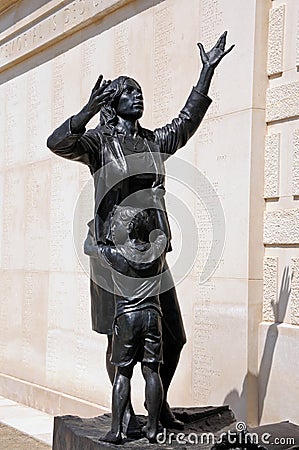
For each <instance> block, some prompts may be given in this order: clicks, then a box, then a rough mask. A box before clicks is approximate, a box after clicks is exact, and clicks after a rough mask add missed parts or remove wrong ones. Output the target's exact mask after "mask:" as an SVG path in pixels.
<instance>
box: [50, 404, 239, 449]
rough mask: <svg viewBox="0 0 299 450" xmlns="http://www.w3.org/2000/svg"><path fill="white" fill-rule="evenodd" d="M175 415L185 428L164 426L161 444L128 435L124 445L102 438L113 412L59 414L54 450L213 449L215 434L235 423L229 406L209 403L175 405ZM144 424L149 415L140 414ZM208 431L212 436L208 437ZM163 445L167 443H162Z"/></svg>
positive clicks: (140, 420)
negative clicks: (195, 405) (78, 415)
mask: <svg viewBox="0 0 299 450" xmlns="http://www.w3.org/2000/svg"><path fill="white" fill-rule="evenodd" d="M172 411H173V412H174V414H175V416H176V417H177V418H178V419H179V420H181V421H182V422H184V423H185V429H184V430H183V431H178V430H167V431H166V430H165V429H163V428H161V430H160V433H159V435H158V438H159V440H158V443H157V444H150V443H149V442H148V440H147V439H146V438H145V437H143V438H141V439H129V438H126V439H125V440H124V442H123V443H122V444H121V446H120V445H115V444H110V443H107V442H103V441H101V439H100V438H101V437H103V436H104V435H105V434H106V433H107V432H108V431H109V429H110V425H111V414H104V415H102V416H98V417H94V418H90V419H89V418H88V419H82V418H80V417H77V416H58V417H55V419H54V436H53V450H82V449H84V450H107V449H110V450H114V449H115V450H119V449H120V448H122V447H124V448H126V449H128V450H137V449H140V450H146V449H148V450H155V449H158V448H163V450H168V449H174V448H177V449H179V448H180V449H181V450H183V449H186V448H189V447H190V449H191V448H193V449H194V448H198V446H196V447H195V444H199V445H200V448H203V449H205V448H206V449H210V448H211V447H212V445H213V443H214V442H213V441H212V439H213V438H212V434H213V435H215V436H220V434H221V432H225V431H227V430H228V429H230V428H231V427H232V426H233V424H234V423H235V418H234V414H233V413H232V411H231V410H230V409H229V407H228V406H219V407H213V406H207V407H198V408H173V409H172ZM137 417H138V420H139V422H140V424H141V425H144V424H145V423H146V417H145V416H141V415H138V416H137ZM207 433H212V434H211V435H207V436H205V435H206V434H207ZM162 444H163V445H162Z"/></svg>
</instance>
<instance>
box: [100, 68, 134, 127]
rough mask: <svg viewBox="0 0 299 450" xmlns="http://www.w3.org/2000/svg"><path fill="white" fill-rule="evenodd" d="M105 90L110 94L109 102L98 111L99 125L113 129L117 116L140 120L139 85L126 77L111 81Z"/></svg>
mask: <svg viewBox="0 0 299 450" xmlns="http://www.w3.org/2000/svg"><path fill="white" fill-rule="evenodd" d="M107 90H108V91H109V92H111V97H110V101H109V102H107V103H106V104H104V105H103V106H102V108H101V111H100V124H101V125H106V126H107V127H108V128H113V127H114V126H115V125H116V124H117V117H118V116H121V117H123V116H126V117H124V118H133V119H134V120H138V119H140V117H141V116H142V114H143V96H142V90H141V87H140V85H139V84H138V83H137V82H136V81H135V80H133V78H130V77H127V76H123V75H122V76H120V77H118V78H116V79H115V80H113V81H111V83H110V84H109V86H108V87H107Z"/></svg>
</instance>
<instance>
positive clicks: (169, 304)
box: [47, 32, 234, 434]
mask: <svg viewBox="0 0 299 450" xmlns="http://www.w3.org/2000/svg"><path fill="white" fill-rule="evenodd" d="M226 35H227V32H224V33H223V34H222V35H221V36H220V38H219V39H218V41H217V43H216V44H215V46H214V47H213V48H212V49H211V50H210V51H209V52H206V51H205V50H204V47H203V45H202V44H201V43H198V47H199V50H200V55H201V61H202V69H201V72H200V76H199V79H198V82H197V84H196V86H195V87H194V88H193V89H192V91H191V93H190V95H189V97H188V99H187V101H186V104H185V106H184V107H183V109H182V110H181V112H180V113H179V115H178V117H176V118H175V119H173V120H172V122H171V123H170V124H168V125H165V126H163V127H161V128H157V129H155V130H153V131H151V130H147V129H145V128H143V127H141V125H140V123H139V120H140V118H141V117H142V114H143V109H144V104H143V95H142V90H141V87H140V85H139V84H138V83H137V82H136V81H135V80H133V79H132V78H130V77H127V76H120V77H118V78H117V79H115V80H113V81H105V80H103V76H102V75H100V77H99V79H98V81H97V82H96V84H95V86H94V88H93V90H92V92H91V95H90V98H89V100H88V102H87V104H86V105H85V106H84V107H83V108H82V110H81V111H80V112H79V113H77V114H75V115H74V116H72V117H71V118H69V119H67V120H66V121H65V122H64V123H63V124H62V125H61V126H59V127H58V128H57V129H56V130H55V131H54V132H53V134H52V135H51V136H50V137H49V138H48V141H47V145H48V147H49V148H50V150H52V151H53V152H54V153H55V154H56V155H58V156H61V157H63V158H67V159H70V160H74V161H79V162H81V163H83V164H86V165H87V166H88V167H89V169H90V172H91V175H92V176H93V178H94V186H95V216H94V221H93V222H92V223H91V224H90V230H89V234H88V238H87V243H88V240H90V239H93V240H95V242H96V243H98V244H99V245H100V244H105V245H107V244H108V245H115V242H113V238H112V237H111V230H110V223H111V220H110V219H111V214H112V210H113V208H114V207H115V205H120V204H121V203H122V202H123V201H125V200H126V198H130V196H133V197H134V194H136V193H138V192H139V191H144V190H145V191H146V193H147V195H149V194H148V193H149V192H152V204H151V208H150V216H151V220H152V221H153V224H154V228H159V229H160V230H161V231H163V233H165V235H166V237H167V239H168V250H171V243H170V240H171V234H170V227H169V223H168V218H167V213H166V211H165V204H164V198H163V196H164V193H165V188H164V182H165V176H164V174H163V173H161V171H160V170H159V171H158V172H159V173H155V168H154V167H155V156H157V155H160V154H161V155H163V158H162V163H161V164H162V166H163V164H164V160H165V158H167V157H169V156H171V155H173V154H174V153H175V152H176V151H177V150H178V149H179V148H181V147H183V146H184V145H185V144H186V142H187V141H188V139H189V138H190V137H191V136H192V135H193V134H194V133H195V131H196V130H197V128H198V126H199V125H200V123H201V121H202V119H203V117H204V115H205V113H206V111H207V109H208V107H209V105H210V103H211V99H210V98H209V97H208V96H207V94H208V90H209V86H210V83H211V80H212V77H213V74H214V71H215V68H216V67H217V65H218V64H219V62H220V61H221V60H222V58H223V57H224V56H225V55H226V54H227V53H229V52H230V51H231V50H232V48H233V47H234V46H231V47H230V48H228V49H227V50H226V49H225V45H226ZM97 113H100V122H99V124H98V125H97V127H96V128H94V129H89V130H88V131H86V128H85V127H86V125H87V124H88V122H89V121H90V119H91V118H92V117H93V116H94V115H95V114H97ZM132 156H133V157H132ZM134 160H136V161H138V164H139V168H140V169H141V170H138V171H136V170H135V169H133V168H132V167H131V166H132V161H134ZM108 164H110V166H111V165H112V166H113V173H114V175H115V174H116V175H117V176H118V178H117V179H118V180H120V181H119V182H117V183H116V184H115V185H113V186H112V187H111V188H110V189H109V192H106V193H105V195H104V192H105V189H106V186H107V183H108V184H109V180H107V179H105V177H107V176H108V175H107V173H108V172H106V171H105V170H103V168H105V167H106V166H107V165H108ZM147 164H149V165H152V167H151V168H150V169H148V171H147V167H146V165H147ZM133 165H134V164H133ZM132 173H133V175H132ZM141 198H142V196H141ZM155 202H157V203H155ZM155 205H156V206H155ZM132 206H136V205H132ZM139 206H140V205H139ZM90 262H91V274H92V273H93V272H97V271H99V270H102V269H99V265H100V262H99V261H97V258H90ZM104 270H106V269H104V268H103V271H104ZM165 273H166V274H167V277H171V274H170V272H169V270H167V265H166V263H165ZM103 278H105V280H106V281H107V280H108V279H110V282H111V279H112V278H111V274H109V272H108V271H107V270H106V272H105V273H104V272H103ZM107 283H108V284H107V286H109V281H107ZM166 284H168V285H169V289H168V290H166V291H164V290H165V289H162V292H161V294H160V304H161V309H162V313H163V321H162V336H163V338H162V339H163V355H164V358H163V359H164V364H162V365H161V370H160V376H161V380H162V385H163V390H164V398H163V402H162V408H161V413H160V421H161V423H162V425H163V426H164V427H166V428H175V429H182V428H183V426H184V425H183V423H182V422H180V421H179V420H177V419H176V418H175V416H174V414H173V413H172V411H171V409H170V407H169V404H168V402H167V392H168V388H169V386H170V383H171V380H172V378H173V375H174V373H175V370H176V367H177V364H178V361H179V357H180V352H181V350H182V347H183V345H184V344H185V342H186V337H185V331H184V326H183V322H182V317H181V313H180V308H179V304H178V300H177V296H176V291H175V288H174V286H173V283H171V282H168V281H167V280H166ZM90 291H91V303H92V326H93V329H94V330H95V331H97V332H99V333H104V334H106V335H107V337H108V347H107V358H106V362H107V364H106V365H107V370H108V374H109V377H110V380H111V382H113V379H114V375H115V369H114V366H112V365H111V363H110V353H111V340H112V332H113V329H112V324H113V318H114V301H113V289H108V288H107V289H105V288H104V287H103V285H101V283H97V282H96V281H95V277H93V276H91V287H90ZM130 409H131V415H132V416H133V417H134V414H133V411H132V408H130ZM129 432H130V428H129V429H128V431H127V434H128V433H129Z"/></svg>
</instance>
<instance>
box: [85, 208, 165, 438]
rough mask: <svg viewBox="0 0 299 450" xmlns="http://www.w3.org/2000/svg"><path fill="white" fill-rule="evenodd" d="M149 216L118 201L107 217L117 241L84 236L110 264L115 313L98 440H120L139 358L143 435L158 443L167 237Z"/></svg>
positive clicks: (87, 247)
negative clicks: (104, 418)
mask: <svg viewBox="0 0 299 450" xmlns="http://www.w3.org/2000/svg"><path fill="white" fill-rule="evenodd" d="M152 228H153V227H152V225H151V223H150V218H149V215H148V214H147V212H146V211H143V210H140V209H138V208H133V207H129V206H128V207H126V206H117V207H116V208H115V209H114V212H113V215H112V219H111V234H112V236H111V239H112V240H113V242H114V244H115V246H111V245H103V244H100V245H95V244H94V243H93V242H92V240H91V239H89V238H88V239H87V240H86V241H85V252H86V253H87V254H89V255H90V256H95V257H99V256H100V258H101V259H102V260H104V261H105V263H106V264H108V265H109V266H111V268H112V277H113V281H114V285H115V295H114V298H115V317H114V333H113V341H112V356H111V362H112V364H114V365H115V366H116V374H115V379H114V383H113V390H112V425H111V430H110V431H109V432H108V433H107V434H106V436H104V437H103V439H102V440H104V441H106V442H111V443H114V444H121V443H122V419H123V415H124V411H125V408H126V405H127V402H128V400H129V398H130V382H131V378H132V374H133V368H134V366H135V364H136V362H137V361H138V360H140V361H141V368H142V374H143V376H144V379H145V402H146V405H147V410H148V422H147V426H146V427H145V435H146V437H147V438H148V440H149V441H150V442H156V436H157V432H158V421H159V415H160V409H161V404H162V399H163V387H162V383H161V379H160V374H159V370H160V364H161V363H162V362H163V361H162V325H161V316H162V312H161V308H160V301H159V290H160V284H161V277H162V272H163V267H164V262H165V255H166V250H167V238H166V236H165V234H164V233H162V232H161V231H157V230H155V231H153V229H152Z"/></svg>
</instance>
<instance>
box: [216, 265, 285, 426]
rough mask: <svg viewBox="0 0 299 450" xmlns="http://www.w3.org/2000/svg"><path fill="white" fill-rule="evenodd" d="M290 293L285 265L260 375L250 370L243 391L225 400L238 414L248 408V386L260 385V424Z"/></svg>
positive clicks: (230, 393)
mask: <svg viewBox="0 0 299 450" xmlns="http://www.w3.org/2000/svg"><path fill="white" fill-rule="evenodd" d="M290 293H291V288H290V275H289V268H288V267H285V269H284V272H283V276H282V281H281V287H280V292H279V297H278V301H277V302H275V303H273V304H272V308H273V313H274V318H275V322H274V323H272V324H271V325H270V327H269V329H268V331H267V336H266V339H265V345H264V350H263V355H262V358H261V363H260V367H259V371H258V375H257V376H256V375H253V374H252V373H250V372H247V374H246V376H245V378H244V381H243V385H242V391H241V393H240V394H239V392H238V391H237V390H236V389H233V390H232V391H231V392H229V393H228V394H227V396H226V397H225V399H224V401H223V404H224V405H225V404H228V405H230V407H231V408H232V410H233V411H235V412H236V414H237V415H238V412H241V411H242V412H243V411H246V410H247V404H248V387H249V386H258V424H260V422H261V418H262V414H263V410H264V402H265V397H266V394H267V388H268V383H269V378H270V373H271V368H272V362H273V355H274V350H275V346H276V342H277V338H278V326H279V324H281V323H283V321H284V318H285V315H286V310H287V305H288V301H289V297H290Z"/></svg>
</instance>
